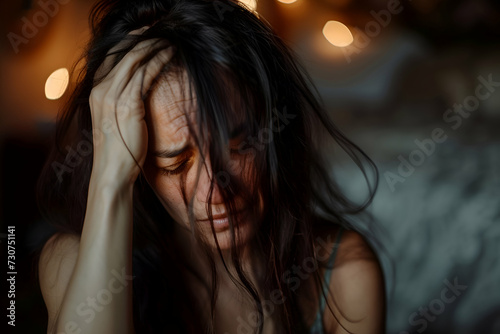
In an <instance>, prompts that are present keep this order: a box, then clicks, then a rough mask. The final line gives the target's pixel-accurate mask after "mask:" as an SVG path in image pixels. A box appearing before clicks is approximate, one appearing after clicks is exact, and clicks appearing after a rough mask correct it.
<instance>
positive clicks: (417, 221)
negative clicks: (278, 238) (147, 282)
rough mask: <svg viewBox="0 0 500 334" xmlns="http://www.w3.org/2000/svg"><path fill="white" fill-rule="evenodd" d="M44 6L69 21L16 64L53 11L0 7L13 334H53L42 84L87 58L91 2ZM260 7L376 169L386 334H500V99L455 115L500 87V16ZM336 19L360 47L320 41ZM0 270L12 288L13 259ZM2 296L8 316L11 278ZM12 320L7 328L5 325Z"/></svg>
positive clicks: (342, 170)
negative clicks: (39, 260)
mask: <svg viewBox="0 0 500 334" xmlns="http://www.w3.org/2000/svg"><path fill="white" fill-rule="evenodd" d="M42 2H43V3H48V2H51V3H56V4H57V10H54V11H53V12H52V13H49V14H51V15H49V16H50V17H49V19H48V21H47V23H46V24H43V25H41V26H40V27H38V29H37V30H38V31H37V32H36V33H34V34H33V35H34V36H33V37H31V38H28V40H27V43H25V44H20V45H19V46H18V50H17V52H16V48H15V47H13V45H12V44H11V42H10V41H9V38H8V37H7V36H8V34H9V33H14V34H17V35H19V36H22V29H23V26H24V24H25V22H26V21H29V22H33V20H34V19H36V15H40V12H41V11H44V9H43V6H41V5H40V3H39V2H36V1H33V2H32V1H26V0H24V1H21V0H13V1H2V3H1V5H0V6H1V7H0V32H1V33H0V35H1V36H2V38H1V39H0V73H1V74H0V75H1V76H0V163H1V165H0V226H1V230H0V241H1V243H0V247H1V254H2V255H3V254H6V242H5V241H6V239H5V234H6V233H7V226H8V225H15V226H16V264H17V273H18V274H17V281H16V327H15V330H13V329H12V328H8V330H9V331H12V332H16V333H44V332H45V331H46V322H47V320H46V319H47V314H46V310H45V306H44V303H43V300H42V298H41V294H40V291H39V287H38V283H37V279H36V266H35V262H34V258H35V257H34V254H36V251H37V245H38V243H39V242H40V240H43V238H44V236H45V235H46V234H47V232H48V230H47V227H46V225H45V223H44V222H43V220H42V219H41V217H40V215H39V213H38V210H37V208H36V203H35V192H34V187H35V183H36V179H37V177H38V174H39V172H40V169H41V166H42V164H43V162H44V159H45V157H46V154H47V151H48V147H49V145H50V138H51V137H50V136H51V134H52V133H53V130H54V119H55V117H56V114H57V111H58V109H59V108H60V106H61V104H62V103H63V101H64V98H65V97H67V95H68V93H67V92H66V94H65V95H64V96H63V97H62V98H61V99H59V100H55V101H51V100H48V99H46V98H45V95H44V85H45V80H46V79H47V77H48V76H49V75H50V73H52V72H53V71H54V70H56V69H58V68H61V67H66V68H71V66H72V64H73V63H74V62H75V61H76V60H77V59H78V57H79V55H80V53H81V51H82V48H83V46H84V45H85V41H86V40H87V39H88V25H87V17H88V14H89V10H90V7H91V5H92V1H83V0H64V1H62V2H64V4H62V3H59V2H55V1H50V0H48V1H43V0H42ZM390 3H392V4H396V5H397V8H398V13H397V14H391V16H390V21H388V20H386V22H387V24H384V26H382V25H381V24H380V23H377V22H378V21H377V20H376V16H379V14H380V13H381V11H384V10H387V9H388V6H390ZM52 8H53V9H54V8H55V7H52ZM257 11H258V13H259V15H261V16H262V17H263V18H265V19H266V20H268V21H269V22H270V23H271V25H272V26H273V27H274V28H275V29H276V30H277V32H278V33H279V34H280V35H281V36H282V37H283V38H284V39H285V40H286V41H287V42H288V43H289V44H290V45H291V46H292V47H293V48H294V49H295V51H296V52H297V53H298V54H299V56H300V57H301V59H302V61H303V62H304V64H305V65H306V67H307V69H308V70H309V72H310V74H311V75H312V78H313V80H314V82H315V83H316V85H317V88H318V90H319V93H320V94H321V97H322V99H323V101H324V103H325V106H326V108H327V110H328V111H329V112H330V113H331V115H332V117H333V118H334V120H335V121H336V123H337V124H338V125H339V126H340V128H341V129H343V130H344V132H345V133H346V134H347V135H348V136H349V137H350V138H352V139H353V140H354V141H355V142H356V143H358V144H359V145H360V146H361V147H362V148H363V149H365V150H366V151H367V152H368V154H369V155H370V156H371V157H372V158H373V160H374V161H375V162H376V163H377V165H378V167H379V170H380V177H381V179H380V186H379V191H378V193H377V195H376V197H375V199H374V203H373V205H372V207H371V211H372V212H373V213H374V215H375V217H376V218H377V220H378V223H379V224H380V225H381V226H382V227H383V230H384V233H383V234H382V236H381V240H382V242H383V243H384V245H385V247H386V248H387V250H388V253H389V257H390V258H391V259H392V261H393V266H391V265H390V264H389V261H384V270H385V273H386V277H387V286H388V291H392V292H391V294H390V296H389V305H388V316H387V321H388V322H387V323H388V333H404V332H405V331H406V332H410V333H429V334H430V333H459V334H462V333H463V334H465V333H486V334H487V333H500V263H499V262H500V260H499V259H498V257H499V255H500V205H499V204H500V203H499V202H500V150H499V149H500V146H499V137H500V131H499V125H500V87H499V88H497V89H496V90H494V91H493V92H491V94H490V96H489V97H488V98H487V99H485V100H484V101H480V103H479V105H478V106H475V107H474V108H472V109H473V110H472V111H471V112H470V115H469V116H468V117H467V118H465V117H461V124H460V126H457V127H456V128H452V127H451V126H452V125H454V124H458V123H454V122H447V121H446V120H445V119H444V118H443V116H444V115H445V114H446V113H447V110H448V109H450V108H453V106H454V105H455V104H463V103H464V102H466V101H469V102H470V101H471V98H470V97H471V96H473V95H474V94H475V91H476V88H477V86H478V85H479V84H480V83H481V82H480V80H479V79H478V78H479V77H483V78H485V79H487V78H488V76H491V78H492V80H493V81H495V82H500V4H499V3H498V2H497V1H486V0H454V1H451V0H413V1H410V0H404V1H400V2H398V1H396V2H394V1H378V0H372V1H369V0H365V1H353V0H338V1H334V0H297V1H296V2H294V3H291V4H284V3H280V2H278V1H277V0H260V1H259V3H258V7H257ZM374 13H375V14H374ZM52 14H53V15H52ZM227 15H230V13H228V14H227ZM328 20H336V21H340V22H342V23H344V24H345V25H346V26H347V27H349V29H350V30H351V31H352V32H354V43H353V44H352V45H351V46H347V47H344V48H340V47H335V46H333V45H331V44H329V43H328V41H327V40H326V39H325V38H324V36H323V34H322V29H323V26H324V24H325V23H326V22H327V21H328ZM377 24H378V27H379V29H378V30H377V29H376V28H377ZM367 28H368V29H367ZM369 29H375V30H369ZM360 31H361V32H364V33H365V34H368V35H369V36H368V37H369V38H368V39H366V38H363V36H362V34H360V33H359V32H360ZM11 36H12V35H11ZM71 80H74V78H71ZM448 115H449V116H451V115H454V116H457V115H458V114H456V113H451V114H448ZM435 129H442V130H443V132H444V133H445V135H446V139H445V140H444V141H442V142H440V143H435V144H434V150H433V151H432V153H429V154H424V155H422V154H421V157H423V160H422V159H421V160H422V161H420V162H419V163H418V166H416V165H415V166H413V170H412V171H411V173H409V174H410V175H407V176H405V177H403V178H402V179H401V178H400V179H399V180H400V181H401V180H404V182H396V183H394V184H393V186H392V187H391V181H390V180H394V179H393V178H391V177H392V176H394V175H397V174H398V168H399V167H400V164H401V161H402V160H401V159H403V160H406V161H409V159H410V157H412V156H413V157H414V158H415V157H417V158H418V155H419V153H418V152H417V151H422V150H421V149H419V147H418V146H417V144H416V143H415V141H416V140H418V141H421V142H422V141H424V142H427V143H429V140H430V138H431V133H432V132H433V131H435ZM412 154H413V155H412ZM332 173H336V174H337V175H338V176H339V180H341V183H342V184H343V185H344V187H345V190H346V191H347V192H349V193H350V194H352V196H353V197H354V198H357V197H361V195H363V194H364V193H365V190H366V189H365V188H364V185H363V180H362V178H361V177H360V175H358V174H356V173H355V172H354V169H353V168H352V165H351V164H349V162H348V161H344V160H343V159H339V161H338V164H337V167H335V170H332ZM390 173H393V174H390ZM391 175H392V176H391ZM388 180H389V181H388ZM379 251H380V252H381V253H382V251H381V250H379ZM1 267H2V272H3V273H4V274H2V277H5V272H7V268H6V260H4V257H2V265H1ZM454 280H457V282H458V283H459V284H460V285H465V286H466V287H467V288H466V289H465V291H462V293H461V294H460V295H459V296H456V299H455V300H454V301H453V302H451V303H443V302H442V301H441V302H440V300H441V291H442V290H443V289H444V288H445V287H446V283H445V281H448V282H452V283H453V281H454ZM391 287H392V289H391ZM0 295H1V296H2V297H1V300H2V310H4V311H2V312H5V313H6V303H5V301H6V300H7V298H6V295H7V286H5V279H4V278H3V279H2V286H1V291H0ZM439 305H444V309H439ZM423 308H427V309H429V308H430V310H431V311H429V313H428V314H429V315H428V318H425V317H424V316H423V315H421V314H420V315H419V314H418V313H419V312H423V311H422V310H424V309H423ZM432 310H434V314H433V313H432ZM412 317H413V320H414V321H419V322H413V323H412V322H411V320H410V318H412ZM2 319H3V320H2V325H1V326H2V327H0V328H4V326H5V325H6V322H7V319H6V318H5V315H2ZM424 319H425V320H424Z"/></svg>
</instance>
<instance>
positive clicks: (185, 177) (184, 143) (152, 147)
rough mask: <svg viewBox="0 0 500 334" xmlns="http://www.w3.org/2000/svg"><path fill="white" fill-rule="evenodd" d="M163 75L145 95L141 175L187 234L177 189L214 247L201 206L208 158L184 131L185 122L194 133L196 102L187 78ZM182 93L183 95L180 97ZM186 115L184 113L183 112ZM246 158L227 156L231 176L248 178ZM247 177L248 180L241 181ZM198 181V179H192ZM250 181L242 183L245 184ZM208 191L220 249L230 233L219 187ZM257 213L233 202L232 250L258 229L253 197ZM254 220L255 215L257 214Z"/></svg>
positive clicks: (225, 245) (238, 200) (233, 145)
mask: <svg viewBox="0 0 500 334" xmlns="http://www.w3.org/2000/svg"><path fill="white" fill-rule="evenodd" d="M183 75H184V80H182V81H180V80H179V77H178V76H174V75H173V74H172V75H169V76H168V77H166V78H165V79H163V80H161V82H159V83H158V84H157V85H156V86H155V87H154V89H153V90H152V91H151V93H150V95H149V98H148V101H147V105H148V107H147V113H146V122H147V124H148V156H147V159H146V162H145V166H144V170H145V173H146V177H147V179H148V182H149V184H150V185H151V186H152V187H153V189H154V190H155V191H156V194H157V195H158V197H159V199H160V201H161V202H162V203H163V205H164V207H165V208H166V210H167V211H168V212H169V214H170V215H171V216H172V218H173V219H174V220H175V221H176V222H177V223H179V224H180V225H181V226H182V227H184V228H187V229H189V230H190V229H191V227H190V223H189V218H188V210H187V207H186V204H185V201H184V195H183V185H185V189H184V192H185V195H186V197H185V198H186V200H187V202H189V201H190V200H192V203H193V212H194V219H195V221H196V225H197V228H199V231H200V232H201V233H202V234H203V235H204V237H205V239H206V240H207V242H209V244H211V245H212V246H213V247H214V248H215V247H216V244H215V241H214V240H213V236H212V231H211V227H210V221H209V220H208V207H209V204H208V202H207V198H208V194H209V191H210V184H211V179H212V177H213V172H212V170H211V164H210V157H209V156H208V153H205V154H204V156H205V162H203V157H202V155H201V154H200V152H199V150H198V148H197V146H196V144H195V141H194V138H193V137H192V136H191V134H190V131H189V127H188V119H187V118H188V117H189V119H190V122H191V124H192V125H194V126H193V128H194V129H197V124H196V114H195V113H196V101H193V100H192V99H189V98H187V97H188V96H189V92H188V85H187V82H188V80H187V77H186V74H185V72H184V74H183ZM181 89H182V90H184V94H183V93H182V91H181ZM186 111H187V113H186ZM240 141H241V140H240V139H238V138H235V139H231V141H230V143H229V146H230V147H229V149H231V150H232V152H237V149H238V146H239V144H240ZM248 159H249V157H248V155H246V156H243V155H238V154H232V155H231V164H230V165H229V166H228V168H230V169H231V170H228V172H229V173H231V174H233V175H236V174H237V175H240V177H241V176H242V175H250V173H249V170H248V168H251V165H252V163H251V162H250V163H249V161H248ZM247 178H248V177H247ZM197 179H198V180H197ZM250 181H251V180H245V179H244V180H243V182H244V183H245V184H251V182H250ZM213 187H214V188H213V192H212V201H211V204H210V205H211V207H212V215H213V218H214V229H215V232H216V237H217V240H218V242H219V246H220V248H221V249H228V248H230V247H231V233H230V230H229V222H228V218H227V214H228V211H227V210H226V206H225V205H224V202H223V199H222V197H221V193H220V188H219V186H218V185H217V183H214V186H213ZM259 198H260V200H259V209H258V210H253V209H252V208H250V207H249V206H248V205H247V204H246V203H245V202H244V201H243V200H242V198H236V199H235V203H236V211H237V212H241V214H239V215H238V219H240V224H239V225H240V227H239V229H238V230H236V231H235V232H236V243H237V245H244V244H246V243H247V242H248V241H249V240H250V239H251V238H252V237H253V235H254V234H255V232H256V230H257V229H258V224H257V223H255V222H256V221H258V219H255V218H256V217H254V216H253V215H255V211H257V212H261V208H262V199H261V196H260V195H259ZM258 216H260V214H258Z"/></svg>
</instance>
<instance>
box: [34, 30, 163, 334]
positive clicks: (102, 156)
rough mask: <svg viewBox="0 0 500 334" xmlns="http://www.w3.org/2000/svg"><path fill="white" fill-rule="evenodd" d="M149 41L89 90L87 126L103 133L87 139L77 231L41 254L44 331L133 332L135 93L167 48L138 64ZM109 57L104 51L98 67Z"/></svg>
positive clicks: (138, 134)
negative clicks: (90, 144) (85, 186)
mask: <svg viewBox="0 0 500 334" xmlns="http://www.w3.org/2000/svg"><path fill="white" fill-rule="evenodd" d="M152 45H153V41H151V40H149V41H144V42H141V43H139V44H138V45H137V46H136V47H134V49H132V50H131V51H130V52H129V53H127V55H125V57H124V58H123V59H122V60H121V61H120V62H119V63H118V64H117V65H116V66H115V67H114V68H113V69H112V70H111V71H109V73H108V74H107V75H106V77H105V78H104V79H103V80H102V81H101V82H100V83H99V84H98V85H96V86H95V87H94V88H93V90H92V92H91V94H90V99H89V103H90V109H91V112H92V127H93V129H100V130H101V132H102V133H103V138H101V139H100V140H99V141H98V140H97V139H96V138H94V152H93V153H94V156H93V157H94V159H93V166H92V175H91V178H90V184H89V192H88V198H87V208H86V213H85V219H84V224H83V230H82V234H81V237H80V239H79V240H78V238H77V237H71V236H67V235H63V236H60V237H59V238H51V239H50V240H49V242H47V244H46V246H45V247H44V250H43V251H42V254H41V258H40V269H39V272H40V287H41V289H42V294H43V296H44V300H45V303H46V305H47V309H48V313H49V328H48V332H49V333H56V332H57V333H66V334H69V333H81V334H84V333H110V334H111V333H120V334H121V333H133V332H134V329H133V323H132V282H131V280H132V276H131V275H132V265H131V261H132V231H133V229H132V228H133V225H132V223H133V222H132V194H133V185H134V182H135V180H136V179H137V176H138V175H139V173H140V170H141V166H142V165H143V163H144V160H145V157H146V153H147V127H146V123H145V120H144V116H145V110H144V104H143V102H142V97H143V96H144V94H145V90H147V89H149V87H150V86H151V84H152V82H153V80H154V78H155V77H156V76H157V75H158V74H159V73H160V71H161V69H162V68H163V67H164V66H165V64H166V63H167V62H168V61H169V60H170V59H171V57H172V55H173V49H172V48H168V49H165V50H163V51H160V52H159V53H158V54H157V55H156V56H155V57H153V58H152V59H151V60H150V61H149V62H148V63H147V64H145V65H142V66H139V64H140V60H141V59H142V58H143V57H144V56H145V55H146V53H147V52H148V51H150V49H151V46H152ZM111 63H112V62H111V60H110V57H108V58H107V59H106V60H105V61H104V63H103V64H102V65H101V68H100V69H99V71H98V73H100V71H101V72H102V71H104V70H105V69H106V68H107V66H109V64H111ZM101 69H102V70H101ZM129 75H131V77H130V80H128V79H129ZM138 87H143V91H141V90H140V89H138ZM115 112H116V113H117V114H116V115H115ZM105 124H106V125H105ZM110 125H111V126H110ZM104 127H106V128H107V130H106V129H104ZM118 128H119V129H120V131H118ZM124 142H125V144H126V145H125V144H124Z"/></svg>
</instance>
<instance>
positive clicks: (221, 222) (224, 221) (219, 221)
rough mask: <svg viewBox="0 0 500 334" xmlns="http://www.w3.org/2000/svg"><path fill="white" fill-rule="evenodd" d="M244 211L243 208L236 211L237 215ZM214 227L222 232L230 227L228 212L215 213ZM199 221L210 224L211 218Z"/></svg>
mask: <svg viewBox="0 0 500 334" xmlns="http://www.w3.org/2000/svg"><path fill="white" fill-rule="evenodd" d="M242 213H243V210H240V211H238V212H237V213H236V216H238V217H239V216H240V215H241V214H242ZM212 217H213V222H214V229H215V231H216V232H222V231H225V230H227V229H229V219H228V215H227V213H221V214H216V215H213V216H212ZM198 222H200V223H202V224H207V225H208V226H210V220H209V219H208V218H207V219H199V220H198Z"/></svg>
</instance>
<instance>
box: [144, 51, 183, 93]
mask: <svg viewBox="0 0 500 334" xmlns="http://www.w3.org/2000/svg"><path fill="white" fill-rule="evenodd" d="M175 51H176V48H175V47H174V46H169V47H168V48H167V49H164V50H161V51H159V52H158V53H157V54H156V55H155V56H154V57H153V58H151V60H150V61H149V62H148V63H147V64H146V65H145V67H144V70H143V71H144V75H143V78H142V91H141V96H140V97H141V98H142V97H143V96H144V95H146V93H147V91H148V90H149V89H150V88H151V85H152V84H153V81H154V80H155V79H156V78H157V77H158V75H159V74H160V72H161V71H162V69H163V68H164V67H165V66H166V65H167V64H168V63H169V62H170V60H171V59H172V57H173V56H174V54H175Z"/></svg>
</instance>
